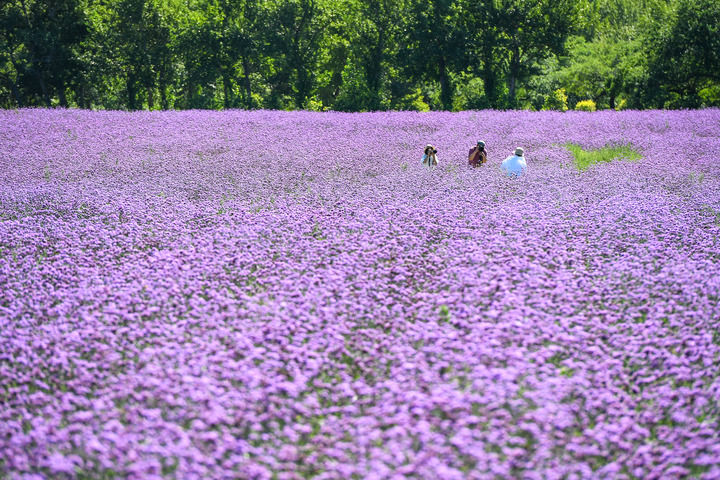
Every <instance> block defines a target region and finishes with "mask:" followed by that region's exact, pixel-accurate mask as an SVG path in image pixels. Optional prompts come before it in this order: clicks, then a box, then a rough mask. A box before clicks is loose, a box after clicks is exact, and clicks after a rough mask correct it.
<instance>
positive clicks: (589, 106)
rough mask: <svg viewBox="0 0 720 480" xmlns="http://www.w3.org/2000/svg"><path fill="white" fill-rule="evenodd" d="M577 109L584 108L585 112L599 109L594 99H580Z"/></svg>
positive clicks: (576, 105)
mask: <svg viewBox="0 0 720 480" xmlns="http://www.w3.org/2000/svg"><path fill="white" fill-rule="evenodd" d="M575 110H582V111H583V112H594V111H595V110H597V105H595V102H593V101H592V100H580V101H579V102H577V103H576V104H575Z"/></svg>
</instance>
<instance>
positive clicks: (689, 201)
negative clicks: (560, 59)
mask: <svg viewBox="0 0 720 480" xmlns="http://www.w3.org/2000/svg"><path fill="white" fill-rule="evenodd" d="M478 138H482V139H484V140H485V141H486V143H487V149H488V151H489V162H488V164H486V165H484V166H483V167H481V168H478V169H470V168H468V167H467V151H468V148H469V147H471V146H472V145H474V144H475V142H476V141H477V139H478ZM568 142H573V143H576V144H579V145H581V146H583V147H584V148H586V149H591V148H600V147H603V146H605V145H613V144H631V145H633V146H634V147H635V148H636V149H637V150H638V151H639V152H640V153H641V154H642V156H643V158H642V159H641V160H639V161H634V162H630V161H615V162H612V163H608V164H601V165H597V166H594V167H591V168H590V169H588V170H587V171H584V172H579V171H577V170H576V169H575V168H574V166H573V163H572V156H571V154H570V152H568V151H567V150H566V149H565V148H564V147H563V146H562V145H564V144H566V143H568ZM427 143H432V144H434V145H436V146H437V147H438V150H439V153H438V154H439V156H440V158H441V159H442V162H441V163H440V166H439V167H438V168H437V169H435V170H433V171H429V170H427V169H425V168H423V167H422V165H421V164H420V157H421V155H422V148H423V146H424V145H425V144H427ZM518 145H520V146H523V147H524V148H525V151H526V156H527V163H528V167H529V170H528V174H527V175H526V176H525V177H523V178H520V179H515V180H512V179H507V178H505V177H504V176H503V175H502V174H501V172H500V170H499V165H500V162H501V161H502V159H504V158H505V157H506V156H507V155H509V154H511V153H512V151H513V149H514V147H516V146H518ZM718 152H720V110H704V111H693V112H690V111H684V112H658V111H655V112H596V113H592V114H590V113H583V112H567V113H556V112H542V113H529V112H463V113H372V114H342V113H310V112H266V111H257V112H239V111H229V112H201V111H192V112H137V113H123V112H86V111H70V110H52V111H49V110H20V111H1V112H0V478H9V479H26V480H30V479H33V480H35V479H43V478H47V479H49V478H58V479H63V478H67V479H76V478H77V479H81V478H84V479H87V478H93V479H102V478H137V479H140V478H143V479H153V478H178V479H205V478H213V479H233V478H237V479H258V480H260V479H277V480H294V479H304V478H314V479H351V478H357V479H378V480H379V479H388V480H390V479H392V480H400V479H411V478H412V479H447V480H450V479H466V478H467V479H478V480H480V479H510V478H524V479H528V480H531V479H561V478H568V479H572V478H618V479H621V478H625V479H632V478H642V479H660V478H663V479H667V478H670V479H672V478H687V477H697V478H703V479H717V478H720V403H719V402H720V163H719V162H718Z"/></svg>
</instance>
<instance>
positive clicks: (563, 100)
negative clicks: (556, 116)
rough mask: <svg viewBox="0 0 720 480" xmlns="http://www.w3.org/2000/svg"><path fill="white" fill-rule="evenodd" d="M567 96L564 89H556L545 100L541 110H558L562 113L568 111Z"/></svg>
mask: <svg viewBox="0 0 720 480" xmlns="http://www.w3.org/2000/svg"><path fill="white" fill-rule="evenodd" d="M567 99H568V97H567V94H566V93H565V89H564V88H558V89H557V90H555V91H554V92H553V93H552V94H551V95H548V97H547V98H546V99H545V104H544V105H543V110H559V111H561V112H564V111H566V110H567V109H568V105H567Z"/></svg>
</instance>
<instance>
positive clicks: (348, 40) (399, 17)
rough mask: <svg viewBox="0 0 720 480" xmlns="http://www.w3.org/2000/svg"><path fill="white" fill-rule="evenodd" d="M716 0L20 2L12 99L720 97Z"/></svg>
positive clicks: (456, 102) (5, 66) (7, 34)
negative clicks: (636, 0)
mask: <svg viewBox="0 0 720 480" xmlns="http://www.w3.org/2000/svg"><path fill="white" fill-rule="evenodd" d="M719 52H720V3H718V2H717V1H715V0H643V2H635V1H633V0H493V1H476V0H263V1H259V2H258V1H251V0H237V1H235V0H233V1H231V0H5V1H3V2H0V108H15V107H25V106H49V107H53V106H67V107H80V108H112V109H131V110H134V109H149V110H152V109H171V108H178V109H185V108H209V109H223V108H280V109H299V108H304V109H312V110H328V109H334V110H345V111H372V110H388V109H412V110H420V111H424V110H427V109H444V110H464V109H484V108H496V109H502V108H531V109H541V108H546V109H555V110H565V109H566V108H567V105H568V104H569V105H577V104H578V102H580V101H583V100H592V101H593V102H595V104H596V107H597V108H601V109H606V108H614V109H621V108H626V107H630V108H647V107H660V108H686V107H704V106H718V105H720V76H719V74H718V72H719V71H720V53H719Z"/></svg>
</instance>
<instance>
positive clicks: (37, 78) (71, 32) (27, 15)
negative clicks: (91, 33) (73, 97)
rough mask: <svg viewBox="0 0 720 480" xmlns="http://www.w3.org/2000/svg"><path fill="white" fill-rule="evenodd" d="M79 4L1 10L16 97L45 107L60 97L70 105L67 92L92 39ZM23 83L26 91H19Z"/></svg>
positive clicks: (29, 0)
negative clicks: (87, 38) (81, 53)
mask: <svg viewBox="0 0 720 480" xmlns="http://www.w3.org/2000/svg"><path fill="white" fill-rule="evenodd" d="M80 7H81V5H79V2H78V0H7V1H6V2H3V4H2V5H1V8H2V14H3V20H2V27H3V30H4V34H3V41H2V44H3V47H4V54H5V58H6V59H7V61H8V62H9V64H10V65H12V67H13V70H14V71H15V75H16V78H15V79H14V80H15V81H14V82H13V83H14V87H13V88H14V92H15V95H16V96H17V99H18V101H19V102H20V103H22V100H20V97H21V96H23V97H26V98H28V100H29V103H35V102H34V100H33V98H40V99H41V101H42V103H44V104H45V105H46V106H51V105H52V98H53V97H55V96H57V98H58V101H59V103H60V105H62V106H68V99H67V89H68V87H69V85H70V84H71V83H72V82H73V79H74V78H75V77H77V75H78V70H79V66H80V64H79V62H78V59H77V56H78V53H77V48H78V46H79V44H80V43H81V42H82V41H83V39H84V38H85V36H86V35H87V29H86V26H85V19H84V14H83V10H82V8H80ZM18 83H20V84H22V85H23V88H22V89H20V88H17V85H18Z"/></svg>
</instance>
